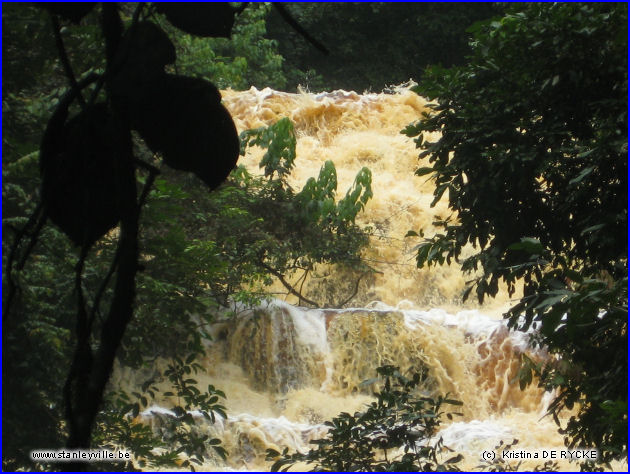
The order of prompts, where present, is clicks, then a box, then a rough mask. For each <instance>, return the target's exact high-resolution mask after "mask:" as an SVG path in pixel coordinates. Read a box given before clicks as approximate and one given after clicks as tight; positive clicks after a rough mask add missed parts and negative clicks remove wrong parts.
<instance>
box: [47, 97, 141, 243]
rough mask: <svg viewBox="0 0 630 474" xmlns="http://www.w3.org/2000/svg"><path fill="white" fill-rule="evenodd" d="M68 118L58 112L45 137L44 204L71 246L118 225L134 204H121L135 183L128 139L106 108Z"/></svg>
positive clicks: (118, 122)
mask: <svg viewBox="0 0 630 474" xmlns="http://www.w3.org/2000/svg"><path fill="white" fill-rule="evenodd" d="M60 107H64V106H63V105H62V106H60ZM66 107H67V106H66ZM66 116H67V109H66V110H61V111H59V110H58V111H57V112H56V113H55V114H54V115H53V118H52V119H51V120H50V122H49V125H48V127H47V129H46V133H45V134H44V139H43V141H42V145H41V154H40V169H41V174H42V200H43V202H44V203H45V205H46V209H47V212H48V216H49V217H50V219H51V220H52V221H53V222H54V223H55V224H56V225H57V226H59V228H61V230H62V231H63V232H64V233H65V234H66V235H67V236H68V237H70V239H71V240H72V241H73V242H74V243H75V244H77V245H91V244H93V243H94V242H95V241H96V240H98V239H99V238H100V237H102V236H103V235H104V234H105V233H106V232H108V231H109V230H110V229H112V228H113V227H114V226H116V224H117V223H118V221H119V220H120V218H121V215H122V212H123V211H124V209H125V207H126V206H129V205H131V206H133V205H135V203H127V202H125V201H124V196H125V195H127V192H126V190H129V189H130V188H129V187H130V186H134V185H135V183H134V172H133V156H132V154H131V137H130V135H129V131H128V130H127V129H125V128H124V127H122V126H121V125H120V121H119V120H117V119H116V118H115V117H114V116H113V115H112V113H111V112H110V111H109V110H108V109H107V107H106V106H105V105H104V104H97V105H94V106H91V107H89V108H87V109H86V110H85V111H83V112H81V113H79V114H78V115H77V116H75V117H73V118H71V119H70V120H68V121H67V123H66V122H65V118H66Z"/></svg>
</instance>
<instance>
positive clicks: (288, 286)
mask: <svg viewBox="0 0 630 474" xmlns="http://www.w3.org/2000/svg"><path fill="white" fill-rule="evenodd" d="M258 263H259V264H260V266H261V267H263V268H264V269H265V270H267V271H268V272H269V273H271V274H272V275H274V276H275V277H276V278H278V280H280V283H282V284H283V285H284V287H285V288H286V289H287V290H289V293H291V294H292V295H293V296H297V297H298V298H299V300H300V302H302V301H304V302H305V303H306V304H310V305H311V306H315V307H316V308H320V307H321V305H320V304H319V303H316V302H315V301H313V300H310V299H308V298H307V297H306V296H304V295H302V294H301V293H300V292H299V291H297V290H296V289H295V288H293V286H291V284H290V283H289V282H288V281H286V280H285V279H284V276H283V275H282V273H280V272H279V271H278V270H276V269H275V268H272V267H270V266H269V265H267V264H266V263H265V262H263V261H262V260H259V262H258Z"/></svg>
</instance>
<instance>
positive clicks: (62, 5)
mask: <svg viewBox="0 0 630 474" xmlns="http://www.w3.org/2000/svg"><path fill="white" fill-rule="evenodd" d="M95 5H96V2H59V3H57V2H45V3H40V4H39V5H38V6H39V7H41V8H45V9H46V10H48V11H49V12H51V13H54V14H55V15H59V16H60V17H61V18H63V19H65V20H69V21H71V22H73V23H79V22H80V21H81V19H82V18H83V17H84V16H85V15H87V14H88V13H90V12H91V11H92V9H93V8H94V6H95Z"/></svg>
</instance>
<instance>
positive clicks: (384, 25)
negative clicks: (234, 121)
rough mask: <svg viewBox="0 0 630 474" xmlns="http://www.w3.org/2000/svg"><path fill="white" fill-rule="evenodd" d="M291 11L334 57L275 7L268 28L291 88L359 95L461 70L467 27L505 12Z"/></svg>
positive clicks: (445, 6) (413, 6)
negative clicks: (434, 71)
mask: <svg viewBox="0 0 630 474" xmlns="http://www.w3.org/2000/svg"><path fill="white" fill-rule="evenodd" d="M286 8H287V9H288V10H289V12H290V13H291V14H292V15H293V16H294V17H295V19H296V20H297V21H298V22H299V23H300V24H301V25H302V26H303V27H304V29H305V30H306V31H308V32H309V33H310V34H311V35H312V36H314V37H315V38H316V39H317V40H318V41H319V42H320V43H322V44H323V45H324V46H325V47H326V48H327V49H328V50H329V52H330V53H329V54H328V55H325V54H322V53H321V52H320V51H318V50H317V49H316V48H315V47H313V45H311V44H310V43H309V42H308V41H306V40H305V39H304V38H303V37H302V36H301V35H299V34H298V33H296V32H295V31H293V30H292V29H291V28H289V27H288V25H287V24H286V23H285V22H284V20H283V19H282V18H281V17H280V15H279V14H278V12H277V11H275V10H273V9H272V11H271V12H270V13H269V15H268V17H267V30H268V31H269V36H270V37H271V38H273V39H275V40H277V42H278V51H279V53H280V54H281V55H282V57H283V58H284V62H283V67H282V70H283V72H284V75H285V77H286V79H287V90H295V88H296V87H297V86H298V85H302V86H305V87H308V88H309V89H310V90H312V91H318V90H323V89H327V90H332V89H346V90H354V91H356V92H359V93H360V92H363V91H365V90H369V91H374V92H380V91H381V90H383V89H384V88H386V87H388V86H391V85H396V84H402V83H404V82H407V81H409V79H414V80H415V81H416V82H419V81H420V79H421V78H422V74H423V71H424V69H425V67H427V66H429V65H431V64H441V65H443V66H445V67H450V66H453V65H459V64H462V63H463V62H464V60H465V57H466V54H467V53H468V51H469V48H468V35H467V33H466V29H467V28H468V27H469V26H470V25H472V24H473V23H474V22H475V21H478V20H483V19H486V18H490V17H492V16H495V15H497V14H499V13H500V12H501V11H502V8H503V7H502V6H501V5H500V4H496V3H495V4H491V3H462V2H458V3H433V2H428V3H425V2H422V3H404V4H402V3H389V2H369V3H361V2H344V3H332V2H304V3H289V4H287V5H286ZM375 58H377V59H376V60H375Z"/></svg>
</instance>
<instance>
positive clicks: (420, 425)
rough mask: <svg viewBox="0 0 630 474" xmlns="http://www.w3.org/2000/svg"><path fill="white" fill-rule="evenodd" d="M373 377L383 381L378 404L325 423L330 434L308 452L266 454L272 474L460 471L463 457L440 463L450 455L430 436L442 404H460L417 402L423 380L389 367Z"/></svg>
mask: <svg viewBox="0 0 630 474" xmlns="http://www.w3.org/2000/svg"><path fill="white" fill-rule="evenodd" d="M377 374H378V376H379V378H382V379H383V388H382V390H380V391H379V392H377V393H376V401H374V402H372V403H371V404H370V405H368V406H367V408H366V409H365V410H364V411H362V412H356V413H354V415H351V414H349V413H345V412H344V413H341V414H340V415H339V416H337V417H335V418H333V419H332V420H331V421H327V422H326V423H325V425H326V426H327V427H328V428H329V430H328V433H327V434H326V436H325V437H324V438H322V439H318V440H315V441H312V443H313V444H315V445H316V446H317V447H316V448H313V449H311V450H309V451H308V452H307V453H300V452H296V453H292V454H289V452H288V448H287V449H285V450H284V451H283V452H282V453H279V452H277V451H275V450H272V449H270V450H268V451H267V459H268V460H270V461H274V464H273V465H272V468H271V470H272V471H278V470H281V471H288V470H289V469H290V468H291V467H292V466H294V465H295V464H297V463H306V464H309V465H313V466H314V469H313V470H314V471H335V472H373V471H398V472H400V471H405V472H417V471H428V472H433V471H459V469H458V468H457V463H458V462H460V461H461V460H462V456H461V455H455V456H451V457H450V458H448V459H446V460H442V453H443V452H444V451H446V452H449V451H452V450H450V449H449V448H447V447H446V446H444V444H443V443H442V439H441V438H439V439H438V440H437V441H436V440H435V439H434V434H435V432H436V431H437V429H438V427H439V426H440V422H441V417H442V416H443V415H444V411H443V408H442V407H443V405H455V406H459V405H461V404H462V402H460V401H458V400H453V399H449V398H448V397H442V396H439V397H437V398H429V397H419V396H418V395H417V394H416V391H415V390H416V389H417V387H418V386H419V385H420V384H421V382H422V380H423V378H424V377H426V375H421V374H417V373H416V374H414V375H413V376H412V377H411V378H407V377H405V376H404V375H402V374H401V373H400V371H399V369H398V368H397V367H394V366H389V365H388V366H383V367H379V368H378V369H377ZM374 381H376V380H373V381H372V382H374ZM369 382H370V381H366V383H369ZM453 415H461V414H459V413H448V414H447V416H448V417H449V418H452V416H453Z"/></svg>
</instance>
